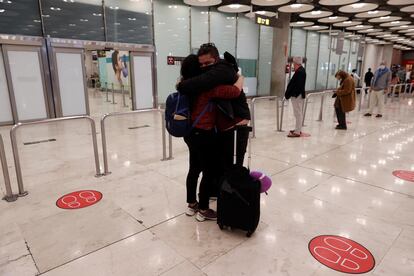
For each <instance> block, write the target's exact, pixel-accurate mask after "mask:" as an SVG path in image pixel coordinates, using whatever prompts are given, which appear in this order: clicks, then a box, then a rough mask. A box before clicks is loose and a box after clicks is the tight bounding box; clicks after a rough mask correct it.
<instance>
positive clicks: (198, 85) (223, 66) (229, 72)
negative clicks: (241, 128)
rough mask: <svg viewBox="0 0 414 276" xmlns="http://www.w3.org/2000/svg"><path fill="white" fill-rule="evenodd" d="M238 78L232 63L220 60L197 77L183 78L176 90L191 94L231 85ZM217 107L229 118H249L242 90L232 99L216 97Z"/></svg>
mask: <svg viewBox="0 0 414 276" xmlns="http://www.w3.org/2000/svg"><path fill="white" fill-rule="evenodd" d="M237 79H238V75H237V73H236V71H235V70H234V69H233V65H232V64H230V63H228V62H226V61H224V60H221V61H219V62H218V63H216V64H214V65H212V66H211V67H210V68H209V70H208V71H207V72H205V73H203V74H201V75H199V76H197V77H194V78H191V79H188V80H184V81H182V82H180V83H179V84H178V85H177V90H178V91H180V92H181V93H183V94H187V95H192V94H194V93H195V94H196V95H198V93H202V92H206V91H209V90H212V89H213V88H215V87H217V86H219V85H233V84H234V83H235V82H236V81H237ZM215 102H216V103H217V107H218V109H219V110H221V111H222V112H223V113H224V114H226V116H228V117H229V118H234V117H239V118H243V119H248V120H250V110H249V106H248V105H247V101H246V95H245V94H244V92H242V93H241V94H240V96H239V97H237V98H236V99H233V100H219V99H216V100H215Z"/></svg>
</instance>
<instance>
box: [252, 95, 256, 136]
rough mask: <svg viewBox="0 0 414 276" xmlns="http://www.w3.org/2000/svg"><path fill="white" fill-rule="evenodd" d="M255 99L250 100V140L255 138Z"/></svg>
mask: <svg viewBox="0 0 414 276" xmlns="http://www.w3.org/2000/svg"><path fill="white" fill-rule="evenodd" d="M255 104H256V99H253V100H252V122H251V125H252V138H256V114H255Z"/></svg>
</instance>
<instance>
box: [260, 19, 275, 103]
mask: <svg viewBox="0 0 414 276" xmlns="http://www.w3.org/2000/svg"><path fill="white" fill-rule="evenodd" d="M272 56H273V28H271V27H266V26H260V47H259V75H258V81H259V91H258V94H259V95H261V96H262V95H270V82H271V78H272Z"/></svg>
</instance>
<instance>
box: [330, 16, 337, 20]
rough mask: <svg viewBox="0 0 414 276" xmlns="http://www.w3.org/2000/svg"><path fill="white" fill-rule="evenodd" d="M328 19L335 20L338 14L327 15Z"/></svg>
mask: <svg viewBox="0 0 414 276" xmlns="http://www.w3.org/2000/svg"><path fill="white" fill-rule="evenodd" d="M328 18H329V19H330V20H335V19H337V18H338V16H329V17H328Z"/></svg>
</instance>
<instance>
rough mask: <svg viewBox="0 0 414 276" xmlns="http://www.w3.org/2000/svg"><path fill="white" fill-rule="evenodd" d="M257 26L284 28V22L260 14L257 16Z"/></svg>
mask: <svg viewBox="0 0 414 276" xmlns="http://www.w3.org/2000/svg"><path fill="white" fill-rule="evenodd" d="M255 22H256V24H259V25H263V26H267V27H279V28H280V27H282V22H281V21H279V20H278V18H277V16H276V17H268V16H264V15H260V14H256V16H255Z"/></svg>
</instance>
